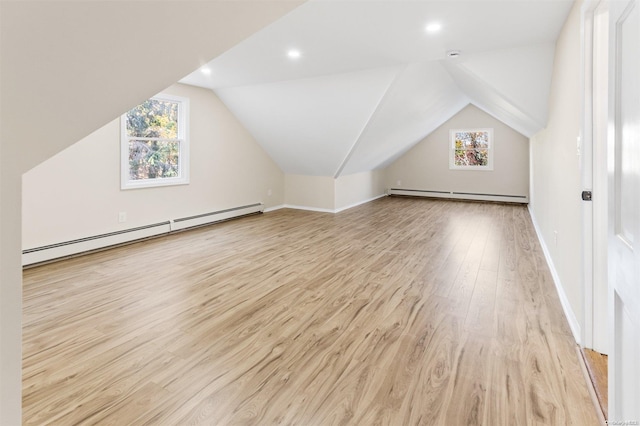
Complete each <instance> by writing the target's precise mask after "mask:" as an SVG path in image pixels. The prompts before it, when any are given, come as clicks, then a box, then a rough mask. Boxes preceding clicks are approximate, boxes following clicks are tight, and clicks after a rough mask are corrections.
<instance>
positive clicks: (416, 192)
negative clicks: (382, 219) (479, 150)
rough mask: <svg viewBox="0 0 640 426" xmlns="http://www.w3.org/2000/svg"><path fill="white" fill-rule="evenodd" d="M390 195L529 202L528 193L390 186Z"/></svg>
mask: <svg viewBox="0 0 640 426" xmlns="http://www.w3.org/2000/svg"><path fill="white" fill-rule="evenodd" d="M387 193H388V194H389V195H406V196H411V197H434V198H452V199H457V200H479V201H502V202H507V203H522V204H527V203H529V197H528V196H526V195H504V194H482V193H476V192H456V191H432V190H426V189H401V188H390V189H389V190H388V191H387Z"/></svg>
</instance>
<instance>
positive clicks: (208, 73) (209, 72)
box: [200, 66, 211, 75]
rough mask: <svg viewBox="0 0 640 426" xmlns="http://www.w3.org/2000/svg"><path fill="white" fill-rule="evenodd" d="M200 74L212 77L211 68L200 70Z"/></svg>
mask: <svg viewBox="0 0 640 426" xmlns="http://www.w3.org/2000/svg"><path fill="white" fill-rule="evenodd" d="M200 72H201V73H202V74H204V75H211V68H209V67H206V66H205V67H202V68H200Z"/></svg>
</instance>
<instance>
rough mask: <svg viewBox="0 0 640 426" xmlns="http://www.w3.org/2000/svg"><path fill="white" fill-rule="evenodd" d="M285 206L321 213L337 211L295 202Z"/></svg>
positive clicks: (286, 207)
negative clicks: (300, 204) (299, 204)
mask: <svg viewBox="0 0 640 426" xmlns="http://www.w3.org/2000/svg"><path fill="white" fill-rule="evenodd" d="M283 208H285V209H295V210H306V211H310V212H319V213H335V211H334V210H331V209H323V208H321V207H309V206H298V205H295V204H285V205H284V206H283Z"/></svg>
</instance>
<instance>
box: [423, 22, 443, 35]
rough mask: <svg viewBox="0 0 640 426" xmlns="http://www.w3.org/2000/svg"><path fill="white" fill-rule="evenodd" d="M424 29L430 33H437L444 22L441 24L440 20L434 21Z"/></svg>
mask: <svg viewBox="0 0 640 426" xmlns="http://www.w3.org/2000/svg"><path fill="white" fill-rule="evenodd" d="M424 29H425V31H426V32H428V33H437V32H438V31H440V30H441V29H442V24H440V23H439V22H432V23H430V24H428V25H427V26H426V27H424Z"/></svg>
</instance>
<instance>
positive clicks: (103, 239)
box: [22, 203, 264, 266]
mask: <svg viewBox="0 0 640 426" xmlns="http://www.w3.org/2000/svg"><path fill="white" fill-rule="evenodd" d="M263 211H264V205H263V204H262V203H256V204H250V205H246V206H239V207H234V208H230V209H225V210H219V211H214V212H209V213H204V214H199V215H195V216H188V217H182V218H178V219H169V220H167V221H163V222H158V223H153V224H150V225H145V226H139V227H136V228H129V229H123V230H119V231H114V232H109V233H106V234H100V235H94V236H91V237H86V238H79V239H76V240H70V241H65V242H62V243H56V244H50V245H46V246H42V247H35V248H30V249H26V250H23V251H22V265H23V266H29V265H35V264H39V263H45V262H50V261H53V260H59V259H63V258H67V257H71V256H75V255H79V254H82V253H87V252H92V251H97V250H102V249H106V248H111V247H114V246H119V245H122V244H128V243H131V242H134V241H138V240H144V239H147V238H151V237H157V236H160V235H166V234H170V233H173V232H178V231H182V230H185V229H189V228H195V227H199V226H204V225H210V224H213V223H217V222H222V221H225V220H229V219H233V218H237V217H242V216H247V215H250V214H256V213H262V212H263Z"/></svg>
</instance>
